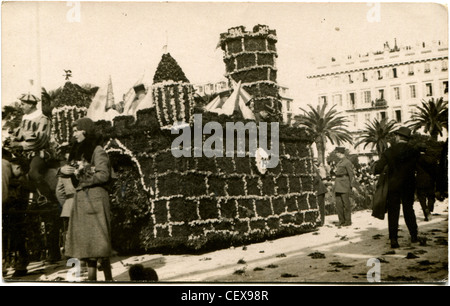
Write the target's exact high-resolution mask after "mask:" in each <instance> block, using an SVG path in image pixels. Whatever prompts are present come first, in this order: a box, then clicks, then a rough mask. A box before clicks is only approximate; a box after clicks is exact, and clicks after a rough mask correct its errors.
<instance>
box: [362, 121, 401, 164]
mask: <svg viewBox="0 0 450 306" xmlns="http://www.w3.org/2000/svg"><path fill="white" fill-rule="evenodd" d="M395 125H396V122H395V121H394V120H388V119H387V118H383V119H381V120H378V119H374V120H373V121H372V122H369V123H366V128H365V130H364V131H363V132H362V134H361V135H360V136H359V137H358V141H357V143H356V144H355V148H356V147H357V146H359V145H361V144H364V149H365V148H366V147H367V146H368V145H371V146H372V148H373V147H375V148H376V150H377V154H378V156H380V157H381V154H382V153H383V152H384V151H385V150H386V149H387V148H388V143H389V142H390V140H391V139H392V132H393V131H394V129H395Z"/></svg>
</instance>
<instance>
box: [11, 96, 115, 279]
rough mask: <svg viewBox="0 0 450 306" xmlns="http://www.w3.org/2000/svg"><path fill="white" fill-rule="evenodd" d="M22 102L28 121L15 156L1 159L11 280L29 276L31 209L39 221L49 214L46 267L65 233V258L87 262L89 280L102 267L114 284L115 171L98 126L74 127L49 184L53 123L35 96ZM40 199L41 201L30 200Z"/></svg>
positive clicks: (15, 143) (84, 122)
mask: <svg viewBox="0 0 450 306" xmlns="http://www.w3.org/2000/svg"><path fill="white" fill-rule="evenodd" d="M20 101H21V106H22V109H23V110H24V114H25V115H24V116H23V119H22V122H21V125H20V127H19V128H18V129H17V130H16V131H15V133H14V135H13V137H12V140H11V142H10V143H9V144H8V146H9V147H10V148H11V152H14V153H11V154H8V153H7V152H6V151H4V153H6V154H3V156H2V157H3V160H2V163H3V165H2V166H3V167H2V175H3V181H2V196H3V198H2V206H3V207H2V208H3V209H2V218H3V224H4V225H5V226H4V229H3V239H4V240H3V241H4V243H3V246H4V247H3V250H2V251H3V257H2V258H3V260H7V259H8V255H9V254H8V253H11V252H13V253H16V254H17V256H16V257H17V258H16V259H15V261H14V275H13V276H23V275H25V274H26V273H27V265H28V263H29V260H28V253H27V250H26V247H25V243H26V241H25V240H26V237H25V226H24V222H26V218H27V216H28V215H29V214H30V213H31V212H32V211H33V210H32V209H30V207H33V205H35V206H36V208H37V209H36V210H37V211H38V212H39V213H40V216H41V215H42V214H43V213H44V212H48V214H47V219H46V220H44V224H45V225H46V226H50V227H51V229H45V232H46V233H47V232H48V233H49V235H48V239H47V241H46V245H45V247H46V249H47V251H48V253H47V252H46V254H45V259H46V261H48V262H55V261H58V260H60V259H61V251H60V247H59V245H60V235H59V233H60V230H61V228H62V227H64V229H65V230H66V231H64V235H63V240H64V256H66V257H67V258H78V259H80V260H82V261H83V262H85V263H86V264H87V266H88V280H90V281H94V280H96V279H97V265H98V264H100V265H101V267H102V269H103V272H104V274H105V280H107V281H111V280H112V272H111V265H110V260H109V258H110V256H111V251H112V249H111V224H110V223H111V216H110V207H109V192H108V185H109V182H110V180H111V179H112V170H111V164H110V161H109V157H108V154H107V153H106V152H105V151H104V150H103V148H102V146H101V145H100V138H99V137H98V136H97V135H96V133H95V126H94V122H93V121H92V120H91V119H89V118H86V117H85V118H81V119H78V120H77V121H76V122H74V123H73V134H74V138H75V142H74V143H73V145H71V147H70V148H69V149H68V156H67V159H64V158H63V159H60V160H59V163H58V165H57V167H56V169H57V170H56V171H57V173H55V175H50V176H51V177H53V178H54V180H53V181H49V180H48V179H47V178H46V173H47V172H48V171H49V169H50V168H51V167H50V161H51V160H52V158H54V157H55V156H54V154H53V153H54V152H52V151H51V148H50V144H49V140H50V132H51V129H50V127H51V123H50V121H49V118H48V117H46V116H45V115H44V114H42V112H41V111H40V110H39V109H38V108H37V107H36V105H37V103H38V99H37V98H36V97H35V96H33V95H29V94H28V95H23V96H21V97H20ZM19 160H20V161H19ZM18 187H19V188H18ZM36 193H37V194H38V198H37V199H35V200H33V199H32V198H31V199H30V198H29V195H30V194H31V195H33V194H36ZM30 201H31V202H32V203H29V202H30ZM68 207H69V208H68ZM64 208H65V209H64ZM67 210H69V211H70V213H69V214H63V216H64V219H65V220H64V219H63V218H61V212H64V211H67ZM62 220H64V221H65V222H62ZM63 224H64V225H65V226H62V225H63ZM65 227H66V228H65ZM5 266H6V265H5V264H3V267H5ZM3 272H4V273H5V272H6V271H3Z"/></svg>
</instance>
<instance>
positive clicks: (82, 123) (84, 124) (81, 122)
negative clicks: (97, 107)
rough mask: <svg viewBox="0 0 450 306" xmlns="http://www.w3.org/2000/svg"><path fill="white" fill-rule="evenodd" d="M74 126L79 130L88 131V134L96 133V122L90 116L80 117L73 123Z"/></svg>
mask: <svg viewBox="0 0 450 306" xmlns="http://www.w3.org/2000/svg"><path fill="white" fill-rule="evenodd" d="M73 126H74V127H76V128H77V129H78V130H83V131H85V132H86V135H94V134H95V124H94V121H92V120H91V119H90V118H88V117H83V118H80V119H78V120H77V121H75V122H74V124H73Z"/></svg>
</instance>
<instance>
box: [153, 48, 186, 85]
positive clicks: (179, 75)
mask: <svg viewBox="0 0 450 306" xmlns="http://www.w3.org/2000/svg"><path fill="white" fill-rule="evenodd" d="M170 80H171V81H175V82H185V83H189V80H188V79H187V77H186V75H185V74H184V72H183V70H182V69H181V67H180V65H178V63H177V61H176V60H175V59H174V58H173V57H172V56H171V55H170V53H166V54H163V56H162V58H161V61H160V62H159V64H158V67H157V68H156V72H155V75H154V77H153V83H161V82H162V81H170Z"/></svg>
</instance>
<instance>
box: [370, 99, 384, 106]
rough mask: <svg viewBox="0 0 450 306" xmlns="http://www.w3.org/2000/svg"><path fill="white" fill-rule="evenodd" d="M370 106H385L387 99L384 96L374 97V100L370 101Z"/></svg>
mask: <svg viewBox="0 0 450 306" xmlns="http://www.w3.org/2000/svg"><path fill="white" fill-rule="evenodd" d="M372 107H375V108H384V107H387V101H386V100H385V99H384V98H379V99H375V102H373V101H372Z"/></svg>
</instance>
